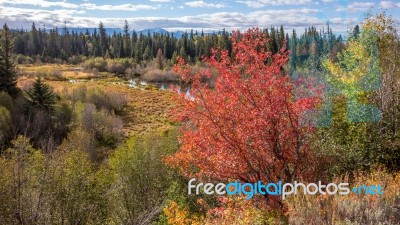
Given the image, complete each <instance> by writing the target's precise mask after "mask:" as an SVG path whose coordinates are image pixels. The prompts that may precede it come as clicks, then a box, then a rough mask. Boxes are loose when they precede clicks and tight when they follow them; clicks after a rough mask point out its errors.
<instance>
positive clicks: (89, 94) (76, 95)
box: [65, 85, 128, 113]
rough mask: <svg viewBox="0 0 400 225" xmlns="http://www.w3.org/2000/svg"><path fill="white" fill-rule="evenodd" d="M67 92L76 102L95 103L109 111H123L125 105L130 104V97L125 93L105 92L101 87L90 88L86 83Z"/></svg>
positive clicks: (97, 106) (68, 96) (68, 97)
mask: <svg viewBox="0 0 400 225" xmlns="http://www.w3.org/2000/svg"><path fill="white" fill-rule="evenodd" d="M65 94H66V97H67V99H71V100H72V101H74V102H77V101H80V102H85V103H93V104H94V105H95V106H96V108H97V109H105V110H107V111H109V112H112V111H114V112H116V113H118V112H121V111H122V109H123V107H124V106H125V105H126V104H128V97H127V96H126V95H124V94H123V93H120V92H118V91H107V92H105V91H104V90H102V89H100V88H88V87H87V86H86V85H82V86H79V87H77V88H75V89H73V90H72V91H71V92H67V93H65Z"/></svg>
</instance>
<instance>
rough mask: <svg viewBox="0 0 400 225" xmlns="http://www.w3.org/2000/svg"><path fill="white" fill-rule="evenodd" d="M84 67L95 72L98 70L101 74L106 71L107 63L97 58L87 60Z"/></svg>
mask: <svg viewBox="0 0 400 225" xmlns="http://www.w3.org/2000/svg"><path fill="white" fill-rule="evenodd" d="M83 67H84V68H85V69H87V70H93V69H94V68H96V69H97V70H98V71H100V72H104V71H106V67H107V62H106V60H104V59H103V58H101V57H96V58H94V59H89V60H86V61H85V62H84V63H83Z"/></svg>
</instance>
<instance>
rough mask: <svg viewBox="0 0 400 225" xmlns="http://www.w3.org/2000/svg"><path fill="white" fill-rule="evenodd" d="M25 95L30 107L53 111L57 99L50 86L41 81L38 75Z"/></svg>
mask: <svg viewBox="0 0 400 225" xmlns="http://www.w3.org/2000/svg"><path fill="white" fill-rule="evenodd" d="M27 95H28V99H27V100H28V103H29V106H30V107H33V108H36V109H40V110H45V111H48V112H51V111H53V109H54V105H55V104H56V102H57V99H58V97H57V95H56V94H54V92H53V91H52V90H51V88H50V86H49V85H47V84H45V83H43V82H42V79H41V78H40V77H39V78H37V79H36V80H35V82H34V83H33V85H32V87H31V88H30V89H29V91H27Z"/></svg>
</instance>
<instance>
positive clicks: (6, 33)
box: [0, 24, 18, 96]
mask: <svg viewBox="0 0 400 225" xmlns="http://www.w3.org/2000/svg"><path fill="white" fill-rule="evenodd" d="M13 42H14V40H13V38H12V35H11V32H10V30H9V29H8V26H7V24H4V26H3V30H2V31H1V33H0V92H1V91H5V92H7V93H9V94H10V95H13V96H14V95H16V94H17V93H18V88H17V74H16V70H15V65H14V62H13V60H12V58H11V54H12V51H13V48H14V43H13Z"/></svg>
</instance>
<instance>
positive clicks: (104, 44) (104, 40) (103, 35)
mask: <svg viewBox="0 0 400 225" xmlns="http://www.w3.org/2000/svg"><path fill="white" fill-rule="evenodd" d="M99 36H100V47H101V55H102V56H103V57H105V54H106V52H107V50H108V49H109V47H110V46H109V43H108V37H107V32H106V29H105V28H104V24H103V23H102V22H100V24H99Z"/></svg>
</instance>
